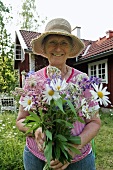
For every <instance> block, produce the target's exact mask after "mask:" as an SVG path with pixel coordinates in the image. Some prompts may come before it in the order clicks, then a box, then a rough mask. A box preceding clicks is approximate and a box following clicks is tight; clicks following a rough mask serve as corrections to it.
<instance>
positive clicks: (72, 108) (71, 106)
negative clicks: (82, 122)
mask: <svg viewBox="0 0 113 170" xmlns="http://www.w3.org/2000/svg"><path fill="white" fill-rule="evenodd" d="M66 102H67V103H68V105H69V107H70V108H71V110H72V112H73V113H75V116H76V117H77V114H76V110H75V108H74V106H73V104H72V103H71V101H70V100H66Z"/></svg>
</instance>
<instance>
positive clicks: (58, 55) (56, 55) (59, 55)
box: [52, 53, 64, 57]
mask: <svg viewBox="0 0 113 170" xmlns="http://www.w3.org/2000/svg"><path fill="white" fill-rule="evenodd" d="M52 55H53V56H55V57H61V56H63V55H64V54H54V53H52Z"/></svg>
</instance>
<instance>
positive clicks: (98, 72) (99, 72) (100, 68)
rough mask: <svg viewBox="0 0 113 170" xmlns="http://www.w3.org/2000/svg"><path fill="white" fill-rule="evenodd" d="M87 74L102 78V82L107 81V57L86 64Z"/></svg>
mask: <svg viewBox="0 0 113 170" xmlns="http://www.w3.org/2000/svg"><path fill="white" fill-rule="evenodd" d="M88 74H89V76H94V77H98V78H101V79H102V82H103V83H106V84H107V83H108V68H107V59H106V60H101V61H97V62H94V63H91V64H89V65H88Z"/></svg>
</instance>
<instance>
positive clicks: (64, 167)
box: [61, 162, 69, 170]
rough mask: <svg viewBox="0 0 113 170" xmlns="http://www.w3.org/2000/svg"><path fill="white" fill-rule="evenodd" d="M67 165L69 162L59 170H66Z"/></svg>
mask: <svg viewBox="0 0 113 170" xmlns="http://www.w3.org/2000/svg"><path fill="white" fill-rule="evenodd" d="M68 165H69V162H67V163H65V164H64V165H63V166H62V167H61V170H64V169H66V168H67V167H68Z"/></svg>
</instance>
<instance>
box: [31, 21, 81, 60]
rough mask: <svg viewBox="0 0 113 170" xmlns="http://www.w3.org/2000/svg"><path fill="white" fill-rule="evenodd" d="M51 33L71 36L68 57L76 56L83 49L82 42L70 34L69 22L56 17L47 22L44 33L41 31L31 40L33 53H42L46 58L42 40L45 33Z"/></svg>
mask: <svg viewBox="0 0 113 170" xmlns="http://www.w3.org/2000/svg"><path fill="white" fill-rule="evenodd" d="M51 34H55V35H65V36H68V37H71V38H72V40H73V47H72V50H71V52H70V54H69V57H68V58H74V57H76V56H78V55H79V54H80V53H81V51H82V50H83V49H84V43H83V42H82V41H81V40H80V39H79V38H78V37H77V36H75V35H73V34H71V25H70V23H69V22H68V21H67V20H65V19H63V18H56V19H53V20H51V21H50V22H48V24H47V25H46V28H45V32H44V33H42V34H41V35H40V36H38V37H37V38H35V39H33V40H32V41H31V45H32V50H33V53H34V54H37V55H42V56H43V57H46V58H47V56H46V54H45V52H44V50H43V48H42V42H43V39H44V38H45V37H46V36H47V35H51Z"/></svg>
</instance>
